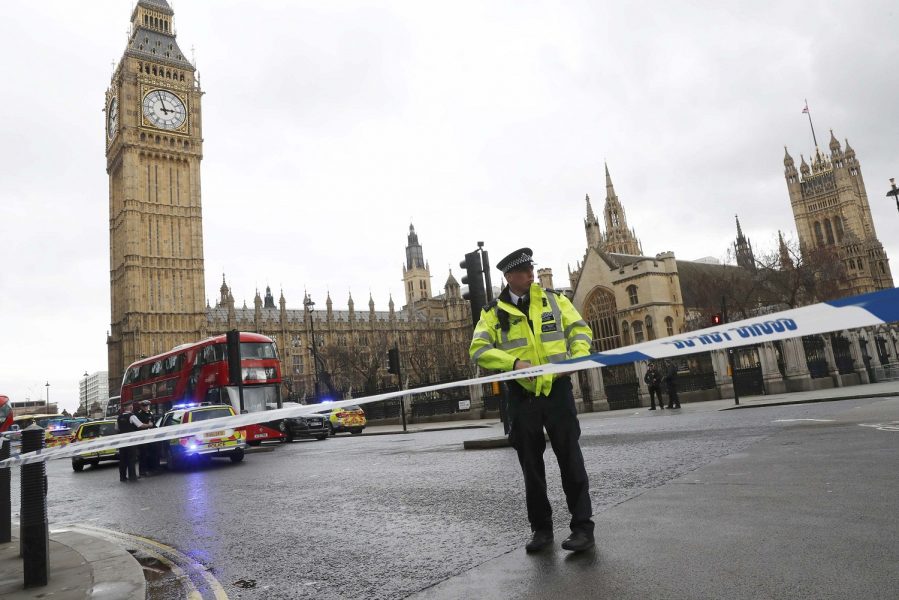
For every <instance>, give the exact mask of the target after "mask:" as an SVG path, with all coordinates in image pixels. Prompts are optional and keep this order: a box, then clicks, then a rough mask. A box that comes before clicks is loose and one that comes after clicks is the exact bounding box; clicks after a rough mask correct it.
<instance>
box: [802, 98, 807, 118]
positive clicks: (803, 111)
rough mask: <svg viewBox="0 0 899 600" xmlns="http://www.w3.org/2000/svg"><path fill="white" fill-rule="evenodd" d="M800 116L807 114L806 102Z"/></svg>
mask: <svg viewBox="0 0 899 600" xmlns="http://www.w3.org/2000/svg"><path fill="white" fill-rule="evenodd" d="M802 114H804V115H807V114H808V101H806V102H805V108H803V109H802Z"/></svg>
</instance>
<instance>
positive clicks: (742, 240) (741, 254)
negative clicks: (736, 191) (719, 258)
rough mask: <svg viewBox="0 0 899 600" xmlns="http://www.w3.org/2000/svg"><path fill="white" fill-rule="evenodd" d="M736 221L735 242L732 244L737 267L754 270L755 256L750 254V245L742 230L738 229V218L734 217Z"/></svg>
mask: <svg viewBox="0 0 899 600" xmlns="http://www.w3.org/2000/svg"><path fill="white" fill-rule="evenodd" d="M734 216H735V218H736V219H737V240H736V241H735V242H734V254H735V256H736V259H737V266H739V267H743V268H744V269H749V270H750V271H754V270H755V267H756V265H755V254H753V253H752V243H751V242H750V241H749V238H747V237H746V236H745V235H743V228H742V227H740V217H738V216H736V215H734Z"/></svg>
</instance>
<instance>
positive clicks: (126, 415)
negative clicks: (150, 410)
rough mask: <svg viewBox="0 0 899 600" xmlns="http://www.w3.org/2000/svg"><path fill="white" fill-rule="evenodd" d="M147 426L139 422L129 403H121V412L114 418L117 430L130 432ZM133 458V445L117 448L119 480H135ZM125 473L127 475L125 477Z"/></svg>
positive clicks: (135, 473)
mask: <svg viewBox="0 0 899 600" xmlns="http://www.w3.org/2000/svg"><path fill="white" fill-rule="evenodd" d="M134 404H135V405H136V404H137V403H136V402H135V403H134ZM147 427H149V425H144V424H143V423H141V422H140V419H138V418H137V416H136V415H135V414H134V413H133V412H131V406H130V405H128V404H123V405H122V412H120V413H119V417H118V419H116V429H118V430H119V433H130V432H132V431H137V430H138V429H146V428H147ZM135 459H136V457H135V452H134V446H126V447H124V448H119V481H137V472H136V469H135V468H134V462H135ZM126 473H127V475H128V476H127V477H125V475H126Z"/></svg>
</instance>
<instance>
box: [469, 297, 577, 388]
mask: <svg viewBox="0 0 899 600" xmlns="http://www.w3.org/2000/svg"><path fill="white" fill-rule="evenodd" d="M507 289H508V288H507ZM528 297H529V298H530V304H529V307H528V315H527V318H526V317H525V315H524V313H522V312H521V311H520V310H519V309H518V307H516V306H515V305H513V304H510V303H509V302H507V301H506V300H504V298H506V299H507V298H509V294H508V291H507V290H503V292H502V293H501V294H500V297H499V299H497V301H496V302H495V303H492V304H490V305H488V306H487V307H486V308H484V310H483V311H481V318H480V320H479V321H478V324H477V325H476V326H475V328H474V335H473V336H472V340H471V346H470V347H469V349H468V353H469V355H470V356H471V359H472V360H473V361H475V362H476V363H478V364H479V365H480V366H482V367H484V368H485V369H493V370H497V371H511V370H512V368H513V366H514V364H515V360H516V359H518V360H526V361H528V362H530V363H531V364H532V365H543V364H546V363H557V362H561V361H563V360H566V359H568V358H577V357H579V356H586V355H588V354H590V344H591V342H592V341H593V334H592V333H591V331H590V327H589V326H588V325H587V323H586V322H585V321H584V320H583V319H582V318H581V315H580V314H579V313H578V312H577V310H576V309H575V308H574V306H573V305H572V304H571V301H570V300H569V299H568V298H567V297H566V296H565V295H563V294H560V293H558V292H553V291H550V290H544V289H543V288H541V287H540V286H539V285H537V284H536V283H534V284H532V285H531V289H530V291H529V292H528ZM501 312H505V313H507V314H508V317H509V329H508V331H504V330H503V329H502V326H501V324H500V322H501V319H500V313H501ZM528 319H530V321H531V323H532V324H533V329H532V328H531V325H529V324H528ZM555 377H556V376H555V375H540V376H539V377H535V378H533V379H528V378H524V379H516V381H517V382H518V383H519V384H520V385H521V386H522V387H523V388H525V389H526V390H528V391H529V392H532V393H534V394H536V395H538V396H539V395H544V396H548V395H549V392H550V388H551V387H552V382H553V379H555Z"/></svg>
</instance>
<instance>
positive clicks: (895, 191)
mask: <svg viewBox="0 0 899 600" xmlns="http://www.w3.org/2000/svg"><path fill="white" fill-rule="evenodd" d="M890 187H891V188H892V189H890V191H889V192H887V196H888V197H889V196H892V197H893V200H895V201H896V210H897V211H899V187H896V179H895V178H894V177H890Z"/></svg>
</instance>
